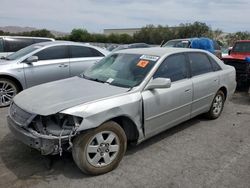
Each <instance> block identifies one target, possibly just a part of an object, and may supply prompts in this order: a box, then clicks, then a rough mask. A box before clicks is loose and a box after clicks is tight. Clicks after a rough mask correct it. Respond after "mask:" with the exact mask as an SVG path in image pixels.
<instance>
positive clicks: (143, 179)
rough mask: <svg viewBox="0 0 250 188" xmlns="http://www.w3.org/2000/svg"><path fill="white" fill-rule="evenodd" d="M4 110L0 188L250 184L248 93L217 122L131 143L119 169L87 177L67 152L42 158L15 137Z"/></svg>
mask: <svg viewBox="0 0 250 188" xmlns="http://www.w3.org/2000/svg"><path fill="white" fill-rule="evenodd" d="M6 114H7V108H2V109H0V128H1V131H0V187H2V188H4V187H32V188H36V187H72V188H73V187H76V188H78V187H131V188H132V187H150V188H151V187H170V188H174V187H185V188H189V187H190V188H196V187H209V188H212V187H232V188H236V187H242V188H246V187H250V97H249V96H247V94H246V93H244V92H238V93H236V94H234V96H233V98H232V99H231V100H230V101H229V102H227V104H226V105H225V109H224V112H223V113H222V115H221V117H220V118H219V119H217V120H213V121H208V120H206V119H205V118H203V117H196V118H194V119H192V120H189V121H187V122H185V123H182V124H180V125H178V126H176V127H174V128H172V129H170V130H168V131H165V132H163V133H161V134H159V135H157V136H155V137H153V138H151V139H149V140H147V141H145V142H144V143H142V144H140V145H138V146H135V147H129V148H128V151H127V152H126V155H125V156H124V158H123V160H122V162H121V164H120V165H119V167H118V168H117V169H116V170H114V171H112V172H110V173H107V174H104V175H100V176H95V177H92V176H86V175H84V174H83V173H81V171H80V170H79V169H78V168H77V167H76V165H75V164H74V162H73V159H72V157H71V155H70V154H69V153H64V155H63V156H62V157H59V156H54V157H53V158H51V159H49V158H48V157H45V156H41V155H40V153H39V152H37V151H35V150H33V149H30V148H29V147H27V146H25V145H23V144H22V143H20V142H18V141H16V140H15V139H14V137H13V136H12V135H11V133H10V131H9V130H8V128H7V124H6V118H5V116H6Z"/></svg>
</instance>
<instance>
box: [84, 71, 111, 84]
mask: <svg viewBox="0 0 250 188" xmlns="http://www.w3.org/2000/svg"><path fill="white" fill-rule="evenodd" d="M81 77H82V78H85V79H87V80H92V81H95V82H100V83H108V84H110V83H109V82H107V81H103V80H99V79H98V78H91V77H88V76H86V75H84V73H82V74H81Z"/></svg>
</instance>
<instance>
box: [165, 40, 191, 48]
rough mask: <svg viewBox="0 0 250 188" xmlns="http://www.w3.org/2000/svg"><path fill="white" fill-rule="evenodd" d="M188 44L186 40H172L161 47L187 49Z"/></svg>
mask: <svg viewBox="0 0 250 188" xmlns="http://www.w3.org/2000/svg"><path fill="white" fill-rule="evenodd" d="M189 44H190V42H189V41H187V40H172V41H168V42H167V43H166V44H164V46H163V47H175V48H188V47H189Z"/></svg>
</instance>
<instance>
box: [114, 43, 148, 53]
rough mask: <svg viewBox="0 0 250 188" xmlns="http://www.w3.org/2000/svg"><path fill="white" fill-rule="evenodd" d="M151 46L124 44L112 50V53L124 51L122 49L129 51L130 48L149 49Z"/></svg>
mask: <svg viewBox="0 0 250 188" xmlns="http://www.w3.org/2000/svg"><path fill="white" fill-rule="evenodd" d="M150 47H151V46H150V45H149V44H146V43H132V44H124V45H120V46H118V47H117V48H115V49H113V50H112V52H115V51H118V50H124V49H130V48H150Z"/></svg>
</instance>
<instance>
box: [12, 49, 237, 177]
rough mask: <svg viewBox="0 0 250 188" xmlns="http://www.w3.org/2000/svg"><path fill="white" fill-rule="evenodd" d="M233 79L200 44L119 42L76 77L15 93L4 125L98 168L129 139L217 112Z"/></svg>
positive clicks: (38, 145) (108, 164)
mask: <svg viewBox="0 0 250 188" xmlns="http://www.w3.org/2000/svg"><path fill="white" fill-rule="evenodd" d="M235 86H236V82H235V69H234V68H233V67H231V66H228V65H225V64H224V63H223V62H222V61H221V60H219V59H218V58H217V57H215V56H213V55H212V54H211V53H208V52H206V51H204V50H196V49H184V48H182V49H180V48H178V49H176V48H159V47H158V48H157V47H156V48H138V49H127V50H121V51H117V52H115V53H111V54H110V55H108V56H107V57H105V58H103V59H102V60H101V61H100V62H99V63H98V64H96V65H94V66H93V67H91V68H90V69H88V70H87V71H85V72H84V74H83V75H82V78H81V77H73V78H69V79H65V80H59V81H55V82H50V83H46V84H42V85H39V86H36V87H33V88H29V89H27V90H24V91H23V92H21V93H20V94H18V95H17V96H16V97H15V98H14V102H13V103H12V105H11V107H10V110H9V115H8V125H9V128H10V130H11V132H12V133H13V134H14V135H15V136H16V138H17V139H19V140H21V141H22V142H24V143H25V144H26V145H28V146H30V147H33V148H35V149H37V150H39V151H41V153H42V154H44V155H49V154H62V152H63V151H67V150H68V151H72V155H73V159H74V161H75V163H76V165H77V166H78V167H79V168H80V169H81V170H82V171H83V172H85V173H88V174H94V175H97V174H103V173H106V172H109V171H111V170H113V169H115V168H116V167H117V166H118V165H119V162H120V161H121V160H122V158H123V155H124V153H125V151H126V147H127V143H134V144H138V143H140V142H142V141H144V140H146V139H148V138H150V137H152V136H154V135H156V134H158V133H160V132H162V131H165V130H166V129H169V128H171V127H173V126H176V125H178V124H180V123H181V122H183V121H186V120H188V119H190V118H192V117H195V116H197V115H199V114H202V113H205V114H206V116H207V117H208V118H209V119H216V118H218V117H219V116H220V114H221V113H222V110H223V106H224V102H225V100H226V99H228V98H230V97H231V96H232V94H233V93H234V90H235ZM69 91H71V92H69ZM41 93H43V94H41ZM166 147H167V146H166ZM71 148H72V150H71Z"/></svg>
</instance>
